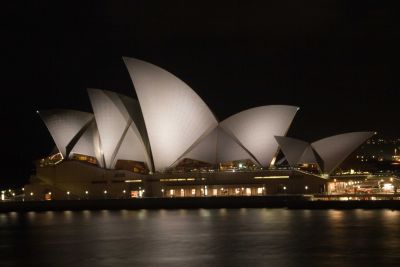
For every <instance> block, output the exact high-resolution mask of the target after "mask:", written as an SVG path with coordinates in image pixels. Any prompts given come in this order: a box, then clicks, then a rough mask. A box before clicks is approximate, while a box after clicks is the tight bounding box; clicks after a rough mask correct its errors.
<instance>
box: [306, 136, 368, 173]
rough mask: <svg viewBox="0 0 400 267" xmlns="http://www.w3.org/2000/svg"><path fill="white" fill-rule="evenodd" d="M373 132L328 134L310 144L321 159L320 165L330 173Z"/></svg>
mask: <svg viewBox="0 0 400 267" xmlns="http://www.w3.org/2000/svg"><path fill="white" fill-rule="evenodd" d="M374 134H375V133H374V132H352V133H344V134H338V135H334V136H330V137H327V138H324V139H321V140H318V141H316V142H314V143H312V144H311V146H312V147H313V148H314V150H315V151H316V152H317V153H318V155H319V156H320V157H321V159H322V160H323V165H324V166H320V167H321V168H322V169H323V171H324V172H325V173H327V174H329V173H331V172H332V171H333V170H334V169H335V168H336V167H337V166H339V164H340V163H342V162H343V160H345V159H346V158H347V157H348V156H349V155H350V154H351V152H353V151H354V150H355V149H357V147H359V146H360V145H361V144H362V143H364V142H365V141H366V140H367V139H369V138H371V137H372V136H373V135H374Z"/></svg>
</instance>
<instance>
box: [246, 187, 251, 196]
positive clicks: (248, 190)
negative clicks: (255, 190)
mask: <svg viewBox="0 0 400 267" xmlns="http://www.w3.org/2000/svg"><path fill="white" fill-rule="evenodd" d="M246 195H248V196H251V188H246Z"/></svg>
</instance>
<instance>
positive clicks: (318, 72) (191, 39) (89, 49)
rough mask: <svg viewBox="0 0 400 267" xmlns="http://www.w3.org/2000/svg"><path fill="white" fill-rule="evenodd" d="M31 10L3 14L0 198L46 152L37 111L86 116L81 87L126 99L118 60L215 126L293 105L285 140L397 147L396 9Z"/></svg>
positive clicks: (127, 86)
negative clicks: (152, 75)
mask: <svg viewBox="0 0 400 267" xmlns="http://www.w3.org/2000/svg"><path fill="white" fill-rule="evenodd" d="M31 2H33V3H30V4H29V5H28V4H26V3H25V4H23V3H14V4H8V6H3V7H2V9H1V18H2V19H1V20H2V21H1V29H2V37H1V46H2V47H3V46H4V48H2V50H1V51H2V52H3V56H2V64H3V71H2V74H3V75H4V76H5V77H3V79H2V83H1V94H2V96H1V107H0V108H1V114H0V119H1V121H2V125H3V126H2V130H1V141H0V142H1V144H0V145H1V147H2V150H3V151H2V153H1V163H2V171H1V172H0V187H1V186H2V185H3V186H4V185H8V184H15V183H16V182H17V183H21V182H22V181H24V179H25V180H26V179H27V177H28V175H29V171H30V168H31V162H32V160H34V159H36V158H38V157H40V156H43V155H46V154H47V153H49V152H50V151H51V149H52V147H53V146H54V144H53V142H52V139H51V137H50V135H49V134H48V133H47V130H46V128H45V126H44V125H43V123H42V122H41V120H40V119H39V117H38V116H37V114H36V113H35V110H37V109H39V110H40V109H51V108H73V109H79V110H85V111H90V104H89V100H88V97H87V94H86V88H88V87H92V88H101V89H109V90H114V91H117V92H120V93H123V94H126V95H130V96H135V93H134V89H133V86H132V84H131V81H130V79H129V76H128V72H127V70H126V69H125V66H124V64H123V61H122V59H121V57H122V56H131V57H137V58H139V59H143V60H146V61H149V62H152V63H154V64H156V65H159V66H161V67H163V68H165V69H167V70H168V71H170V72H172V73H174V74H175V75H177V76H178V77H180V78H181V79H182V80H184V81H185V82H187V83H188V84H189V85H190V86H191V87H192V88H193V89H194V90H195V91H196V92H197V93H198V94H199V95H200V96H201V97H202V98H203V99H204V101H205V102H206V103H207V104H208V105H209V106H210V107H211V109H212V110H213V111H214V112H215V114H216V115H217V117H218V118H219V119H220V120H223V119H224V118H226V117H228V116H229V115H232V114H234V113H236V112H239V111H242V110H244V109H247V108H250V107H254V106H258V105H268V104H291V105H297V106H299V107H300V108H301V109H300V111H299V113H298V114H297V116H296V118H295V120H294V122H293V124H292V127H291V129H290V131H289V135H290V136H293V137H299V138H304V139H306V140H309V141H313V140H315V139H318V138H322V137H326V136H328V135H333V134H337V133H341V132H347V131H358V130H376V131H378V132H379V133H380V134H382V135H383V136H388V137H396V136H400V129H399V127H398V123H399V120H398V118H399V115H400V109H399V106H398V104H399V99H400V98H399V96H400V83H399V75H398V74H399V70H400V67H399V62H400V61H399V60H400V52H399V49H400V30H399V23H398V19H397V18H396V16H397V17H398V12H396V9H395V7H394V6H391V5H390V3H394V2H395V1H393V2H391V1H390V2H389V1H382V0H376V1H371V0H364V1H328V0H327V1H320V0H318V1H298V0H286V1H285V0H279V1H254V2H251V3H250V1H233V0H231V1H213V2H210V3H206V2H205V1H197V4H195V3H193V2H194V1H148V0H147V1H108V2H106V3H104V2H100V1H92V2H84V1H80V2H79V3H80V5H79V6H77V5H74V3H73V1H68V2H66V3H67V4H60V2H59V1H49V2H41V1H31ZM53 2H57V4H54V3H53ZM3 5H4V4H3Z"/></svg>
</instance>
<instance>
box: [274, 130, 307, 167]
mask: <svg viewBox="0 0 400 267" xmlns="http://www.w3.org/2000/svg"><path fill="white" fill-rule="evenodd" d="M275 139H276V141H277V142H278V144H279V146H280V148H281V150H282V152H283V154H284V155H285V157H286V159H287V161H288V163H289V165H290V166H292V167H295V166H297V164H299V163H300V162H299V161H300V159H301V158H302V155H303V154H304V153H305V152H306V150H307V148H308V147H310V144H309V143H307V142H305V141H302V140H299V139H295V138H291V137H285V136H275Z"/></svg>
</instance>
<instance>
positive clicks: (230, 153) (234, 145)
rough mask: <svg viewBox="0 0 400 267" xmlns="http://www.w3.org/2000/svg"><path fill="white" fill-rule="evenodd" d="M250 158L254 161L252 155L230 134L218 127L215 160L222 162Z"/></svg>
mask: <svg viewBox="0 0 400 267" xmlns="http://www.w3.org/2000/svg"><path fill="white" fill-rule="evenodd" d="M245 159H250V160H251V161H253V162H255V163H256V160H255V159H254V157H253V156H251V155H250V154H249V152H248V151H246V149H245V148H243V147H242V146H241V145H240V144H238V142H236V141H235V139H234V138H232V136H230V135H229V134H227V133H226V132H225V131H224V130H223V129H220V128H218V144H217V162H218V163H224V162H229V161H236V160H245Z"/></svg>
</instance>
